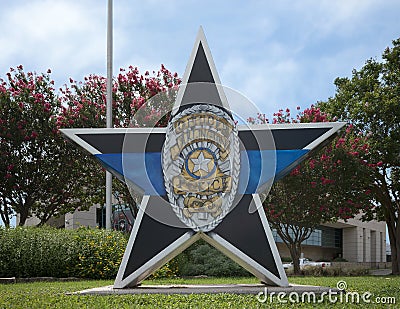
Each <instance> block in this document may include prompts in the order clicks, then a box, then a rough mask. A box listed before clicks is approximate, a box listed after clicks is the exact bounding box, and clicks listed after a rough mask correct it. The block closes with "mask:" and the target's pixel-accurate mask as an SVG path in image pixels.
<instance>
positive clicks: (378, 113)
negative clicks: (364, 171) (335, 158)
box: [319, 39, 400, 274]
mask: <svg viewBox="0 0 400 309" xmlns="http://www.w3.org/2000/svg"><path fill="white" fill-rule="evenodd" d="M335 85H336V94H335V96H334V97H333V98H330V99H328V101H326V102H321V103H319V106H320V107H321V109H323V110H324V111H325V112H328V113H330V114H331V115H334V116H337V117H338V118H339V119H341V120H343V121H348V122H349V123H351V124H353V125H354V127H355V128H356V129H357V130H358V131H359V132H360V134H363V135H367V136H368V137H369V141H370V142H369V143H370V160H371V161H375V162H379V163H378V166H377V168H376V169H372V170H371V172H370V173H369V174H368V176H367V177H368V181H369V183H370V185H371V187H372V194H371V199H372V201H373V203H374V204H375V205H376V207H374V208H372V209H370V210H369V211H367V212H366V214H365V216H364V218H365V219H366V220H371V219H374V218H376V219H378V220H385V221H386V224H387V228H388V233H389V240H390V247H391V251H392V272H393V274H400V216H399V211H400V182H399V179H400V151H399V149H400V148H399V147H400V108H399V107H400V39H397V40H394V41H393V47H388V48H386V49H385V51H384V52H383V55H382V60H381V61H380V60H377V59H369V60H367V61H366V63H365V65H364V66H363V67H362V68H361V69H360V70H353V72H352V76H351V78H347V77H344V78H337V79H336V80H335Z"/></svg>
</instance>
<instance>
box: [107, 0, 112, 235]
mask: <svg viewBox="0 0 400 309" xmlns="http://www.w3.org/2000/svg"><path fill="white" fill-rule="evenodd" d="M107 12H108V15H107V102H106V122H107V128H112V69H113V68H112V65H113V61H112V58H113V29H112V28H113V1H112V0H108V10H107ZM111 199H112V175H111V173H110V172H106V229H108V230H109V229H111V214H112V209H111V207H112V206H111V204H112V201H111Z"/></svg>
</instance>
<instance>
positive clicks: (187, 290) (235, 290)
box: [72, 284, 340, 295]
mask: <svg viewBox="0 0 400 309" xmlns="http://www.w3.org/2000/svg"><path fill="white" fill-rule="evenodd" d="M329 291H332V292H336V293H339V292H340V290H338V289H337V288H329V287H321V286H312V285H297V284H292V285H290V286H288V287H277V286H267V285H264V284H223V285H212V284H210V285H141V286H138V287H135V288H127V289H114V288H113V286H112V285H109V286H104V287H98V288H93V289H88V290H83V291H79V292H75V293H72V294H81V295H123V294H218V293H230V294H253V295H257V294H259V293H264V294H265V293H267V294H270V293H275V294H277V293H279V292H285V293H287V294H289V293H291V292H296V293H299V294H301V293H303V292H314V293H315V294H318V295H320V294H321V293H323V292H325V293H329Z"/></svg>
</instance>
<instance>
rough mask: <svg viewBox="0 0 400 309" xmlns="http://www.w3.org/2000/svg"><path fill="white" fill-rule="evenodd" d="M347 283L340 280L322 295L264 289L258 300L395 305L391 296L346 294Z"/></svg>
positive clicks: (369, 293) (394, 299)
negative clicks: (334, 287) (334, 286)
mask: <svg viewBox="0 0 400 309" xmlns="http://www.w3.org/2000/svg"><path fill="white" fill-rule="evenodd" d="M346 289H347V283H346V281H344V280H340V281H338V282H337V283H336V289H329V290H328V291H324V292H321V293H316V292H313V291H303V292H296V291H292V292H289V293H288V292H284V291H281V292H273V291H270V292H268V288H266V287H265V288H264V291H262V292H260V293H258V294H257V296H256V297H257V300H258V301H259V302H260V303H266V302H269V303H273V302H278V303H282V304H286V303H311V304H320V303H323V302H324V301H327V302H328V303H332V304H335V303H339V304H395V303H396V297H390V296H376V297H374V295H373V294H372V293H371V292H363V293H359V292H346Z"/></svg>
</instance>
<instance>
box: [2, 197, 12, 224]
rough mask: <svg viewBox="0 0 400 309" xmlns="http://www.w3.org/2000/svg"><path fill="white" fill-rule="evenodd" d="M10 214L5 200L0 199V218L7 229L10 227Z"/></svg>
mask: <svg viewBox="0 0 400 309" xmlns="http://www.w3.org/2000/svg"><path fill="white" fill-rule="evenodd" d="M2 205H3V206H2ZM10 214H11V212H10V209H9V206H8V204H7V203H6V199H3V198H2V199H0V218H1V220H2V221H3V223H4V226H5V227H7V228H9V227H10Z"/></svg>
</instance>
